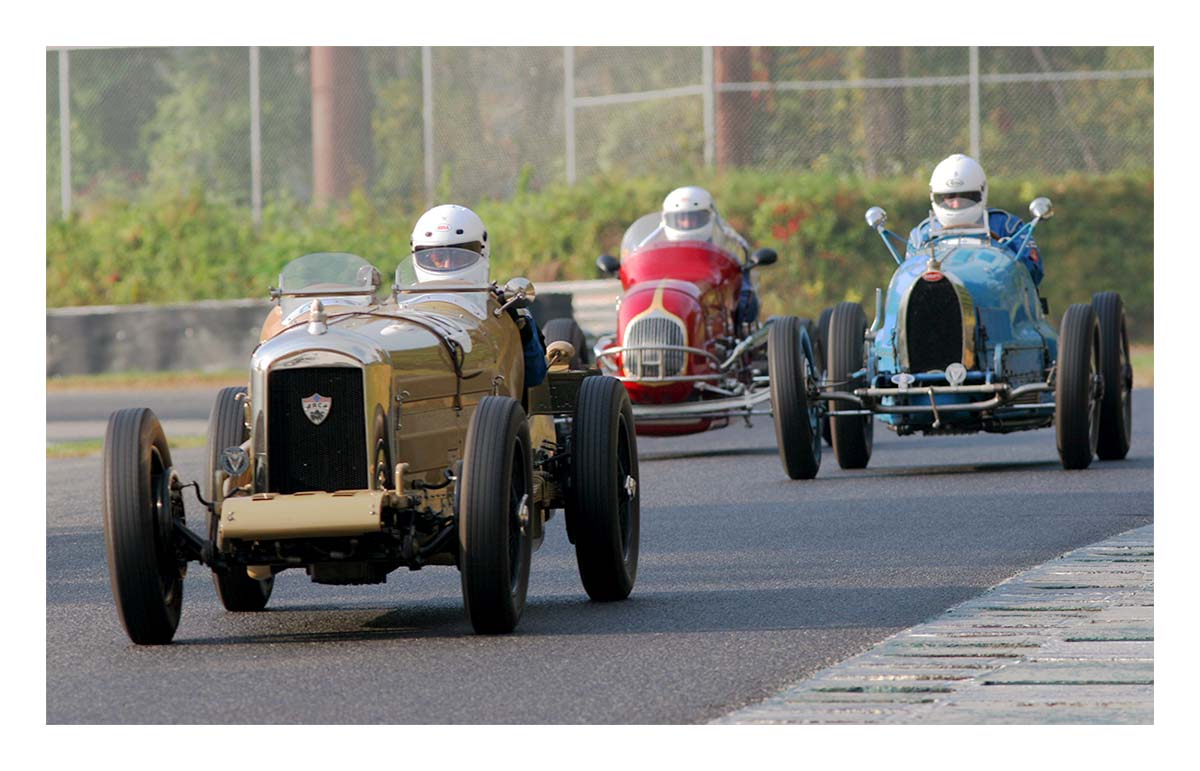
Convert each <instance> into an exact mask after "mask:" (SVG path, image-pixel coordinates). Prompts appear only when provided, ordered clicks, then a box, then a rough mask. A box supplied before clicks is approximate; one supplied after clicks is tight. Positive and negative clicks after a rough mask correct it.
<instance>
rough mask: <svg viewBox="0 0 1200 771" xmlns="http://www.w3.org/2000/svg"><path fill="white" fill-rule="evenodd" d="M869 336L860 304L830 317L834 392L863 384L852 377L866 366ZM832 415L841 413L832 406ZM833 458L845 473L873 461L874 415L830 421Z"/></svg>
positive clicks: (849, 304)
mask: <svg viewBox="0 0 1200 771" xmlns="http://www.w3.org/2000/svg"><path fill="white" fill-rule="evenodd" d="M866 335H867V317H866V315H865V314H864V313H863V309H862V306H860V305H859V304H858V303H852V302H842V303H838V304H837V305H835V306H834V308H833V313H832V314H830V317H829V348H828V350H827V355H828V356H829V380H830V381H831V382H833V383H834V390H837V391H851V390H853V389H855V388H857V387H859V386H862V385H863V384H864V380H863V378H862V377H857V378H855V377H852V375H854V373H855V372H858V371H859V370H861V369H863V368H864V366H865V365H866V361H865V359H866V356H865V354H864V350H863V341H864V340H865V339H866ZM829 409H830V411H834V410H837V409H838V403H837V402H829ZM829 423H830V424H829V432H830V435H831V439H832V440H833V441H832V444H833V454H834V456H836V457H837V461H838V465H839V466H841V467H842V468H845V469H858V468H866V467H867V463H868V462H869V461H870V460H871V449H872V446H873V445H874V440H875V418H874V416H872V415H863V416H861V417H857V416H844V417H840V418H830V419H829Z"/></svg>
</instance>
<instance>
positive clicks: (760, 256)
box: [750, 246, 779, 268]
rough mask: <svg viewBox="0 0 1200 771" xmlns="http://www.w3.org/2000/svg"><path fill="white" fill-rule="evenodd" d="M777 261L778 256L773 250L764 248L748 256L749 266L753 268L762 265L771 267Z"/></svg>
mask: <svg viewBox="0 0 1200 771" xmlns="http://www.w3.org/2000/svg"><path fill="white" fill-rule="evenodd" d="M778 259H779V255H778V254H776V253H775V250H774V249H768V248H767V247H765V246H764V247H763V248H762V249H759V250H758V251H756V252H755V253H754V254H752V255H750V265H751V267H755V268H757V267H760V266H763V265H773V264H775V262H776V261H777V260H778Z"/></svg>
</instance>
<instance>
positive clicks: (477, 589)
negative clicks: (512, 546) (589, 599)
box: [458, 396, 536, 634]
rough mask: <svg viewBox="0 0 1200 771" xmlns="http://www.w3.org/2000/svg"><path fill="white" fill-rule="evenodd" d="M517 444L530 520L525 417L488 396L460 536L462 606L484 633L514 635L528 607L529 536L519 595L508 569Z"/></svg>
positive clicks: (479, 413) (477, 425)
mask: <svg viewBox="0 0 1200 771" xmlns="http://www.w3.org/2000/svg"><path fill="white" fill-rule="evenodd" d="M515 441H519V442H521V443H522V447H523V448H524V452H525V489H526V490H527V491H528V492H529V494H530V499H531V500H530V508H531V515H534V516H536V512H534V511H532V509H533V501H532V492H533V490H532V484H531V481H532V480H531V469H530V461H529V428H528V426H527V425H526V422H525V412H524V410H522V409H521V405H520V404H519V403H518V402H516V401H514V400H513V399H510V398H508V397H505V396H485V397H484V398H483V399H481V400H480V402H479V405H478V406H477V407H476V408H475V413H474V414H473V415H472V416H471V423H470V425H469V427H468V428H467V436H466V450H465V453H464V460H463V476H462V480H461V484H462V498H461V504H460V507H461V508H460V511H459V532H458V537H459V550H460V552H459V553H460V567H461V570H462V588H463V601H464V604H465V605H466V610H467V617H468V618H469V619H470V622H471V626H472V627H474V629H475V631H476V632H477V633H479V634H507V633H508V632H511V631H513V629H515V628H516V626H517V622H518V621H519V620H520V618H521V613H522V612H523V610H524V608H525V596H526V592H527V591H528V585H529V559H530V556H531V553H532V549H531V541H530V537H529V535H528V534H526V538H525V539H524V543H523V545H522V550H523V554H522V558H523V560H524V563H523V566H522V570H521V575H520V576H519V578H518V586H517V590H516V591H515V592H512V591H511V588H510V587H511V584H510V578H509V573H510V571H509V565H508V526H509V523H508V485H509V480H510V478H511V474H512V453H513V443H514V442H515ZM500 486H502V488H501V490H499V491H498V490H497V488H498V487H500Z"/></svg>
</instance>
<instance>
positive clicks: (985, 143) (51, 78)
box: [46, 47, 1154, 218]
mask: <svg viewBox="0 0 1200 771" xmlns="http://www.w3.org/2000/svg"><path fill="white" fill-rule="evenodd" d="M46 65H47V67H46V99H47V118H48V120H47V137H46V146H47V161H46V178H47V185H46V205H47V213H48V216H50V217H51V218H57V217H62V216H66V215H68V214H69V213H70V212H71V211H73V210H76V209H79V208H84V207H86V206H88V205H89V203H90V202H96V201H112V200H114V199H115V200H137V199H139V198H140V197H141V196H145V195H154V194H156V193H160V192H167V193H173V192H178V191H181V190H183V191H186V190H190V189H202V190H203V191H204V192H205V194H206V195H207V196H209V197H213V198H219V199H224V200H228V201H230V202H232V203H234V204H236V205H239V206H245V207H247V208H249V209H252V210H254V212H255V216H256V217H257V216H258V215H259V207H260V206H261V205H262V202H266V204H267V205H269V204H270V202H271V201H272V200H276V199H280V198H290V199H294V200H298V201H302V202H314V203H318V204H320V203H325V202H328V201H330V200H336V199H337V198H340V197H343V196H345V195H348V194H351V192H352V191H354V190H362V191H363V192H365V193H366V194H367V195H368V196H370V197H372V198H373V199H374V200H376V201H377V202H379V203H380V204H382V205H389V204H391V203H395V204H397V205H402V204H413V203H415V202H420V203H424V202H427V201H432V200H434V199H437V200H440V201H444V200H456V201H461V202H463V203H467V204H470V203H472V202H475V201H479V200H481V199H487V198H506V197H509V196H512V195H514V194H515V193H517V192H518V191H521V190H537V189H541V188H543V187H544V186H546V185H548V184H551V183H555V182H568V183H570V182H575V181H580V180H585V179H587V178H588V177H590V176H593V175H597V174H609V175H642V174H647V173H658V174H674V175H678V176H679V177H680V179H683V178H685V177H686V176H687V175H688V174H689V173H691V172H695V171H697V170H699V169H703V168H705V167H707V166H715V167H716V168H718V169H726V168H761V169H764V170H776V171H779V170H783V171H795V172H797V173H801V172H811V171H816V172H823V173H831V174H847V175H856V176H862V177H868V178H870V177H882V176H897V175H899V176H914V177H924V176H925V175H927V174H928V172H929V169H930V168H932V166H933V164H935V163H936V162H937V161H938V160H940V159H941V158H943V157H945V156H946V155H947V154H949V153H951V152H955V151H965V152H969V153H973V154H976V155H977V156H979V157H980V159H981V160H982V162H983V164H984V166H985V168H987V169H988V172H989V174H992V175H1005V176H1014V175H1015V176H1021V175H1028V174H1035V173H1038V174H1045V173H1051V174H1057V173H1062V172H1069V171H1080V172H1086V173H1104V172H1110V171H1125V170H1134V169H1149V168H1152V166H1153V112H1154V111H1153V106H1154V103H1153V86H1154V81H1153V49H1152V48H1123V47H1072V48H1036V47H1034V48H1030V47H1006V48H986V47H981V48H968V47H960V48H890V47H880V48H802V47H795V48H782V47H778V48H711V47H677V48H627V47H593V48H561V47H542V48H535V47H521V48H424V49H423V48H351V49H321V48H311V49H310V48H251V49H247V48H126V49H71V50H59V49H53V50H49V51H48V52H47V61H46Z"/></svg>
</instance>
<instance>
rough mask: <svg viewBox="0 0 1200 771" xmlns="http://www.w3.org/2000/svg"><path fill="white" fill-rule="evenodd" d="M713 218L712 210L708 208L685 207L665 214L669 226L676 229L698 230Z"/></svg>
mask: <svg viewBox="0 0 1200 771" xmlns="http://www.w3.org/2000/svg"><path fill="white" fill-rule="evenodd" d="M711 219H712V212H710V211H708V210H707V209H685V210H683V211H672V212H667V213H666V214H664V215H663V221H664V222H666V224H667V227H669V228H673V229H675V230H697V229H699V228H702V227H704V226H705V225H707V224H708V223H709V220H711Z"/></svg>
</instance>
